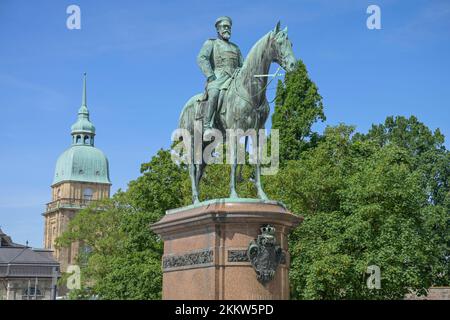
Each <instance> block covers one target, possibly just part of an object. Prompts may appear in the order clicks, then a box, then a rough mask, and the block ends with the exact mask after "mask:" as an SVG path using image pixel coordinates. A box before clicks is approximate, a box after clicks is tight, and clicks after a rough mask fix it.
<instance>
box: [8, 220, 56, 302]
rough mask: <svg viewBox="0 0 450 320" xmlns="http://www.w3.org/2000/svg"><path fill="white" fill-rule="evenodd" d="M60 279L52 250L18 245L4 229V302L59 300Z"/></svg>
mask: <svg viewBox="0 0 450 320" xmlns="http://www.w3.org/2000/svg"><path fill="white" fill-rule="evenodd" d="M58 277H59V263H58V262H57V261H56V260H55V259H54V258H53V256H52V252H51V251H50V250H45V249H33V248H31V247H28V246H27V245H21V244H18V243H14V242H13V241H12V239H11V237H10V236H8V235H6V234H5V233H4V232H3V231H2V230H1V229H0V300H51V299H55V297H56V290H57V289H56V283H57V279H58Z"/></svg>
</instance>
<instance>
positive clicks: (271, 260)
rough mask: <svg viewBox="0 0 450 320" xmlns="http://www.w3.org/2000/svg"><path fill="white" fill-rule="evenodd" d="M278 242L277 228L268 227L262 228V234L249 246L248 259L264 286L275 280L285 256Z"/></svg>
mask: <svg viewBox="0 0 450 320" xmlns="http://www.w3.org/2000/svg"><path fill="white" fill-rule="evenodd" d="M276 242H277V240H276V238H275V228H274V227H273V226H271V225H266V226H263V227H261V234H260V235H258V238H257V239H255V240H252V241H251V242H250V244H249V246H248V250H247V255H248V258H249V260H250V262H251V264H252V266H253V268H254V269H255V271H256V275H257V278H258V280H259V281H260V282H261V283H263V284H266V283H267V282H269V281H271V280H272V279H273V278H274V276H275V271H276V270H277V267H278V265H279V264H280V262H281V259H282V256H283V250H282V249H281V247H280V246H279V245H277V244H276Z"/></svg>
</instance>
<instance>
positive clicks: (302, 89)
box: [272, 59, 325, 164]
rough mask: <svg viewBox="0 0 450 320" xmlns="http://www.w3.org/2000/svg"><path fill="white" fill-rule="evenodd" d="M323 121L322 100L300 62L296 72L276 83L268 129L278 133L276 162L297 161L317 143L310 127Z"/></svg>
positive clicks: (317, 136) (316, 135)
mask: <svg viewBox="0 0 450 320" xmlns="http://www.w3.org/2000/svg"><path fill="white" fill-rule="evenodd" d="M318 120H322V121H325V114H324V112H323V103H322V97H321V96H320V94H319V92H318V89H317V86H316V85H315V83H314V82H313V81H311V79H310V78H309V75H308V72H307V70H306V66H305V65H304V63H303V61H301V60H300V59H299V60H298V62H297V66H296V69H295V70H294V71H293V72H290V73H288V74H286V77H285V81H284V83H283V82H282V81H278V85H277V91H276V100H275V110H274V113H273V116H272V128H273V129H279V130H280V162H281V163H282V164H284V161H286V160H295V159H299V157H300V153H301V152H302V151H304V150H306V149H307V148H309V147H311V146H314V145H315V144H316V143H317V140H318V138H319V135H318V134H317V133H316V132H313V131H312V125H313V124H314V123H315V122H316V121H318Z"/></svg>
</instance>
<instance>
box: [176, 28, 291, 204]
mask: <svg viewBox="0 0 450 320" xmlns="http://www.w3.org/2000/svg"><path fill="white" fill-rule="evenodd" d="M272 62H276V63H278V64H279V65H280V66H281V67H282V68H283V69H284V70H286V71H288V72H289V71H292V70H293V69H294V68H295V64H296V60H295V56H294V53H293V51H292V44H291V42H290V41H289V39H288V34H287V28H285V29H284V30H280V23H279V22H278V24H277V25H276V27H275V29H274V30H272V31H270V32H268V33H267V34H266V35H264V36H263V37H262V38H261V39H260V40H258V41H257V42H256V43H255V45H254V46H253V47H252V49H251V50H250V52H249V54H248V55H247V58H246V59H245V62H244V64H243V66H242V68H241V69H240V70H239V72H238V73H237V74H236V75H235V76H234V78H233V79H232V82H231V84H230V86H229V88H228V89H227V90H225V91H224V92H222V94H223V97H221V101H222V103H221V109H222V110H223V112H219V114H218V115H216V117H215V127H216V128H217V129H218V130H220V131H221V132H222V133H223V136H225V132H226V130H227V129H241V130H243V131H244V132H245V131H247V130H249V129H255V130H256V132H259V129H263V128H264V124H265V122H266V120H267V117H268V116H269V111H270V108H269V103H268V101H267V98H266V88H267V81H268V79H267V77H258V78H256V77H255V75H261V74H262V75H267V74H268V72H269V68H270V65H271V64H272ZM202 95H203V94H198V95H195V96H193V97H192V98H190V99H189V101H188V102H187V103H186V104H185V106H184V108H183V110H182V112H181V115H180V120H179V128H181V129H186V130H187V131H188V132H189V133H190V137H191V139H192V141H191V144H190V145H191V148H192V152H191V153H190V154H191V159H190V162H189V166H190V168H189V173H190V178H191V185H192V201H193V202H194V203H197V202H199V200H198V186H199V182H200V180H201V177H202V175H203V171H204V169H205V167H206V163H205V162H204V161H202V162H201V163H199V164H195V163H194V152H193V148H194V128H195V124H194V122H195V115H196V111H197V108H198V107H199V102H198V101H200V100H201V97H202ZM257 141H259V139H258V137H257V139H256V141H252V143H256V148H257V147H258V146H257V143H258V142H257ZM229 143H233V144H235V145H234V146H233V147H234V148H235V149H234V150H236V149H237V143H238V141H236V139H235V141H229ZM203 148H204V146H202V151H203ZM234 154H235V156H234V157H233V159H232V164H231V179H230V198H238V194H237V192H236V167H237V159H236V152H235V153H234ZM255 185H256V188H257V192H258V197H259V198H260V199H265V200H267V196H266V194H265V193H264V191H263V189H262V186H261V166H260V161H259V159H258V160H257V163H256V172H255Z"/></svg>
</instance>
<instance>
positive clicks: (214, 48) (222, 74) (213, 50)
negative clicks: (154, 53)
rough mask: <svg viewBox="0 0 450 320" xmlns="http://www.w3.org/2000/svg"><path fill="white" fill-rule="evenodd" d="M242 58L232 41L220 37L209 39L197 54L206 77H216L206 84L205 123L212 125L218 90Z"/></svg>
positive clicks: (242, 60)
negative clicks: (206, 106)
mask: <svg viewBox="0 0 450 320" xmlns="http://www.w3.org/2000/svg"><path fill="white" fill-rule="evenodd" d="M243 63H244V59H243V57H242V54H241V51H240V50H239V47H238V46H237V45H235V44H234V43H232V42H229V41H225V40H222V39H209V40H207V41H206V42H205V43H204V44H203V47H202V48H201V50H200V53H199V54H198V56H197V64H198V65H199V67H200V69H201V70H202V72H203V74H204V75H205V76H206V78H209V77H211V76H212V75H215V76H216V79H215V80H213V81H210V82H208V83H207V85H206V90H207V91H208V110H207V112H206V118H207V119H206V121H205V122H206V124H205V126H206V127H208V128H211V127H212V123H213V119H214V114H215V112H216V109H217V102H218V99H219V92H220V90H221V89H225V88H226V86H227V84H228V83H229V81H227V80H229V79H230V78H231V76H232V75H233V73H234V72H235V71H236V69H237V68H240V67H242V64H243Z"/></svg>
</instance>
